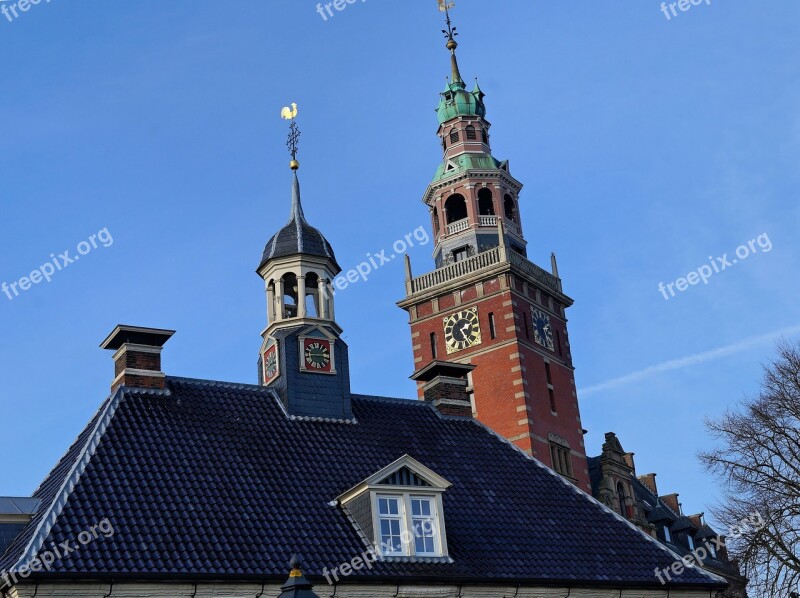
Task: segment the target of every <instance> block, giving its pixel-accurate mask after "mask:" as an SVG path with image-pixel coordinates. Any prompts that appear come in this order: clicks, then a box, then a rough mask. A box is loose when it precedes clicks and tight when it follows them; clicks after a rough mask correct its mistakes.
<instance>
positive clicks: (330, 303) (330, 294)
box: [323, 280, 336, 320]
mask: <svg viewBox="0 0 800 598" xmlns="http://www.w3.org/2000/svg"><path fill="white" fill-rule="evenodd" d="M323 286H324V287H325V294H326V295H327V296H328V311H329V313H328V318H329V319H331V320H335V319H336V313H335V312H334V310H333V285H332V284H331V281H329V280H325V281H323Z"/></svg>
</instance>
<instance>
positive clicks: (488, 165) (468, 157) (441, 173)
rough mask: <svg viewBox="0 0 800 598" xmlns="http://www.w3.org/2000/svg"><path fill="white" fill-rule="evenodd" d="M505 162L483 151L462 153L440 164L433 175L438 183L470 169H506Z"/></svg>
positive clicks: (434, 180)
mask: <svg viewBox="0 0 800 598" xmlns="http://www.w3.org/2000/svg"><path fill="white" fill-rule="evenodd" d="M505 164H506V162H501V161H500V160H498V159H497V158H495V157H494V156H492V155H491V154H487V153H483V152H481V153H470V154H461V155H460V156H456V157H455V158H453V159H451V160H448V161H446V162H443V163H442V164H440V165H439V168H437V169H436V174H435V175H434V176H433V182H434V183H438V182H439V181H441V180H443V179H446V178H448V177H451V176H454V175H456V174H462V173H464V172H467V171H470V170H501V169H502V170H504V165H505Z"/></svg>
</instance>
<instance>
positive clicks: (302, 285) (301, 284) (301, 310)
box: [297, 274, 306, 318]
mask: <svg viewBox="0 0 800 598" xmlns="http://www.w3.org/2000/svg"><path fill="white" fill-rule="evenodd" d="M297 317H298V318H305V317H306V277H305V275H304V274H301V275H300V276H298V277H297Z"/></svg>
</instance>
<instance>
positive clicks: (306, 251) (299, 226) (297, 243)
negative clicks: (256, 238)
mask: <svg viewBox="0 0 800 598" xmlns="http://www.w3.org/2000/svg"><path fill="white" fill-rule="evenodd" d="M293 174H294V176H293V180H292V212H291V216H290V218H289V222H287V223H286V225H285V226H284V227H283V228H281V229H280V230H279V231H278V232H277V233H275V235H274V236H273V237H272V238H271V239H270V240H269V241H267V246H266V247H265V248H264V254H263V255H262V257H261V263H260V264H259V266H258V269H259V270H260V269H261V267H262V266H263V265H264V264H266V263H267V262H268V261H269V260H271V259H276V258H279V257H286V256H290V255H312V256H316V257H324V258H328V259H330V260H332V261H333V263H334V264H336V267H337V270H341V268H339V265H338V263H337V262H336V256H335V255H334V253H333V248H332V247H331V244H330V243H328V240H327V239H326V238H325V237H324V236H323V234H322V233H321V232H319V231H318V230H317V229H316V228H314V227H313V226H311V225H310V224H309V223H308V222H307V221H306V218H305V215H304V214H303V206H302V204H301V203H300V182H299V180H298V178H297V172H294V173H293Z"/></svg>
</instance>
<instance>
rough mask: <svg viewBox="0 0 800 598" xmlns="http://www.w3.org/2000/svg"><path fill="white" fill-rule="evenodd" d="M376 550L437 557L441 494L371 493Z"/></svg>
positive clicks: (440, 539)
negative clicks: (373, 507)
mask: <svg viewBox="0 0 800 598" xmlns="http://www.w3.org/2000/svg"><path fill="white" fill-rule="evenodd" d="M374 496H375V499H374V500H375V503H374V504H375V512H376V517H375V519H376V523H377V529H378V533H377V534H376V541H377V542H378V543H379V545H378V551H379V552H380V554H382V555H383V556H419V557H441V556H445V555H444V554H443V549H442V546H443V545H444V540H443V537H442V536H443V529H444V526H443V525H442V523H441V521H440V513H441V506H440V501H441V496H439V495H428V496H426V495H419V494H416V493H411V492H409V493H403V494H396V495H390V494H380V493H376V494H375V495H374Z"/></svg>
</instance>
